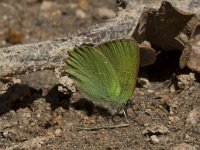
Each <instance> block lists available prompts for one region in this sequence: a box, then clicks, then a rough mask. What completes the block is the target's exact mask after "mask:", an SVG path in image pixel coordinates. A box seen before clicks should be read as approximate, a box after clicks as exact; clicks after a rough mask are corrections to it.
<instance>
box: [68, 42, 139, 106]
mask: <svg viewBox="0 0 200 150" xmlns="http://www.w3.org/2000/svg"><path fill="white" fill-rule="evenodd" d="M139 58H140V56H139V47H138V44H137V42H136V41H134V40H132V39H118V40H113V41H109V42H105V43H102V44H100V45H97V46H95V47H87V46H83V47H80V48H76V49H75V50H74V51H71V52H70V53H69V58H68V61H67V72H68V73H69V74H70V75H71V76H72V77H73V78H74V79H75V81H76V84H77V86H78V88H79V89H80V91H82V92H83V93H85V94H86V95H88V96H89V97H90V98H91V100H92V101H93V102H97V103H103V104H106V105H107V106H109V107H110V106H111V107H113V108H120V107H122V106H123V105H124V104H125V103H126V102H127V101H128V100H129V99H130V97H131V96H132V94H133V92H134V89H135V86H136V82H137V74H138V68H139Z"/></svg>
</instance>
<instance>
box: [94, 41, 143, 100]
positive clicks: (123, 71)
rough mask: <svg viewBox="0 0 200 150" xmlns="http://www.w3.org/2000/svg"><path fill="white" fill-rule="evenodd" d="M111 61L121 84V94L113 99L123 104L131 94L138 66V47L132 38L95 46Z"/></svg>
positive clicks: (135, 81)
mask: <svg viewBox="0 0 200 150" xmlns="http://www.w3.org/2000/svg"><path fill="white" fill-rule="evenodd" d="M96 48H97V49H98V50H100V51H101V53H102V54H104V55H105V56H106V58H107V59H108V60H109V62H110V63H111V65H112V67H113V68H114V70H115V72H116V74H117V76H118V79H119V81H120V86H121V94H120V97H119V98H118V99H115V100H116V101H117V102H116V103H118V104H124V103H125V102H126V101H127V100H128V99H129V98H130V97H131V96H132V94H133V91H134V89H135V86H136V83H137V74H138V68H139V58H140V56H139V47H138V45H137V42H135V41H134V40H132V39H119V40H114V41H111V42H106V43H103V44H100V45H98V46H96Z"/></svg>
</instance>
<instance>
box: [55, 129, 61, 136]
mask: <svg viewBox="0 0 200 150" xmlns="http://www.w3.org/2000/svg"><path fill="white" fill-rule="evenodd" d="M54 134H55V136H57V137H58V136H61V134H62V130H61V129H56V130H55V132H54Z"/></svg>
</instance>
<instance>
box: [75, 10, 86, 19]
mask: <svg viewBox="0 0 200 150" xmlns="http://www.w3.org/2000/svg"><path fill="white" fill-rule="evenodd" d="M76 16H77V17H78V18H80V19H85V18H86V17H87V15H86V14H85V12H84V11H82V10H81V9H77V10H76Z"/></svg>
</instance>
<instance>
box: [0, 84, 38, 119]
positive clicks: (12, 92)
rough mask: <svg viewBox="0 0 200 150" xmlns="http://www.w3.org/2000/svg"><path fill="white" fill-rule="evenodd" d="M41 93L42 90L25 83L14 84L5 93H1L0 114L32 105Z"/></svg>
mask: <svg viewBox="0 0 200 150" xmlns="http://www.w3.org/2000/svg"><path fill="white" fill-rule="evenodd" d="M40 95H41V91H40V90H35V89H33V88H31V87H29V86H27V85H25V84H14V85H12V86H10V87H9V88H8V89H7V90H6V92H5V93H3V94H1V95H0V108H1V109H0V116H2V115H3V114H5V113H7V112H9V111H10V110H14V111H16V110H18V109H20V108H25V107H31V104H32V103H33V101H34V100H36V99H37V98H39V97H40Z"/></svg>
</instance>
